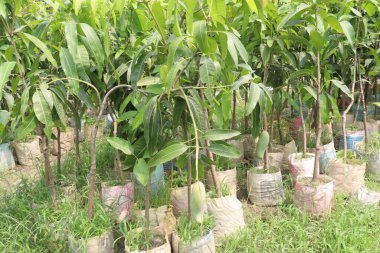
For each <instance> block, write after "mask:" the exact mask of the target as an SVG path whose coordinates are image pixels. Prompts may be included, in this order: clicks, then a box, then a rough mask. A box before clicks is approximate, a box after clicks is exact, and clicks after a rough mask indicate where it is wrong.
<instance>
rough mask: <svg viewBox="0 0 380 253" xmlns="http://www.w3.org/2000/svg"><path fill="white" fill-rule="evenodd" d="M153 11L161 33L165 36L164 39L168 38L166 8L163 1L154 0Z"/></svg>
mask: <svg viewBox="0 0 380 253" xmlns="http://www.w3.org/2000/svg"><path fill="white" fill-rule="evenodd" d="M152 13H153V15H154V20H155V21H156V22H157V23H156V22H155V24H156V25H157V29H158V30H159V32H160V34H161V35H162V36H163V38H162V39H163V40H165V39H166V31H167V29H166V25H165V21H166V17H165V13H164V9H163V8H162V6H161V3H160V2H159V1H154V2H153V4H152Z"/></svg>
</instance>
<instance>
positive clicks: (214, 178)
mask: <svg viewBox="0 0 380 253" xmlns="http://www.w3.org/2000/svg"><path fill="white" fill-rule="evenodd" d="M200 95H201V99H202V100H205V96H204V93H203V91H202V90H201V91H200ZM204 115H205V117H204V130H205V131H207V130H208V122H209V111H208V110H207V108H206V107H205V109H204ZM209 147H210V141H209V140H205V148H206V154H207V157H208V158H209V159H210V160H211V161H214V156H213V154H212V153H211V152H210V150H209ZM211 177H212V181H213V183H214V187H215V191H216V195H217V196H218V198H221V197H222V191H221V189H220V185H219V181H218V176H217V175H216V168H215V165H214V164H211Z"/></svg>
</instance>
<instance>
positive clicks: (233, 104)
mask: <svg viewBox="0 0 380 253" xmlns="http://www.w3.org/2000/svg"><path fill="white" fill-rule="evenodd" d="M231 129H236V92H235V91H232V125H231Z"/></svg>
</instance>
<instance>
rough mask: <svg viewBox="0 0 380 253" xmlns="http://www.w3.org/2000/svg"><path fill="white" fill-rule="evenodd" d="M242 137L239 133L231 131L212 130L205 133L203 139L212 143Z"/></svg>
mask: <svg viewBox="0 0 380 253" xmlns="http://www.w3.org/2000/svg"><path fill="white" fill-rule="evenodd" d="M238 135H240V132H239V131H236V130H230V129H210V130H208V131H207V132H205V133H204V135H203V138H204V139H206V140H210V141H220V140H227V139H231V138H233V137H236V136H238Z"/></svg>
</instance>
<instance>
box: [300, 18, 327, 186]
mask: <svg viewBox="0 0 380 253" xmlns="http://www.w3.org/2000/svg"><path fill="white" fill-rule="evenodd" d="M315 23H316V27H318V26H317V11H316V12H315ZM317 31H318V28H317ZM301 113H302V112H301ZM316 113H317V143H316V146H315V160H314V171H313V181H315V180H317V178H318V177H319V149H320V148H321V134H322V117H321V60H320V55H319V52H318V53H317V101H316Z"/></svg>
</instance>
